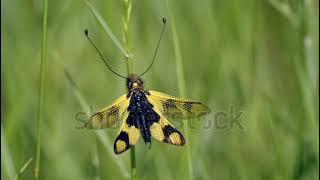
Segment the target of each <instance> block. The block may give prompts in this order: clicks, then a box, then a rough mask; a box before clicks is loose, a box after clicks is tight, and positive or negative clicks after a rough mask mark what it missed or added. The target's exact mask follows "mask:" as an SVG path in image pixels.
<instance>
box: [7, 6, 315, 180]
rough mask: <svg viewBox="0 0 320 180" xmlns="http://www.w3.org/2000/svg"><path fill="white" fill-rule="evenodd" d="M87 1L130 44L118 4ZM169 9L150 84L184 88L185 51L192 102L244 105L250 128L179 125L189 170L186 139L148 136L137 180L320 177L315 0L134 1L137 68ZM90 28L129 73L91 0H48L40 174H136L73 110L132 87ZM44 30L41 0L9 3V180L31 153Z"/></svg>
mask: <svg viewBox="0 0 320 180" xmlns="http://www.w3.org/2000/svg"><path fill="white" fill-rule="evenodd" d="M90 2H91V3H92V5H93V6H94V7H95V8H96V10H97V11H98V12H99V13H100V14H101V15H102V17H103V18H104V20H105V21H106V22H107V23H108V24H109V26H110V28H111V29H112V31H113V32H114V34H115V35H116V37H118V38H119V39H120V40H122V39H123V23H122V14H123V4H122V1H114V0H93V1H90ZM168 7H169V9H170V10H169V11H168ZM162 17H167V20H168V28H167V29H166V31H165V34H164V38H163V40H162V42H161V45H160V49H159V52H158V56H157V60H156V62H155V64H154V66H153V67H152V69H151V70H150V71H149V72H148V73H147V74H146V75H144V77H143V79H144V81H145V86H146V88H147V89H152V90H157V91H161V92H165V93H168V94H171V95H175V96H179V88H178V84H179V82H178V81H179V79H178V78H177V69H178V68H179V67H177V64H176V58H177V57H178V58H179V54H180V55H181V58H182V62H183V73H184V76H185V77H184V79H185V82H186V88H185V91H186V94H187V98H192V99H197V100H201V101H203V102H205V103H207V104H208V105H209V106H210V107H211V109H212V113H211V115H210V116H208V117H206V118H205V121H206V122H211V123H212V122H214V120H215V116H214V115H215V114H216V113H217V112H228V111H229V108H230V106H232V107H234V108H235V111H236V112H244V114H243V115H242V116H241V121H240V122H241V125H242V126H243V127H244V129H239V128H238V126H234V127H229V128H224V129H219V128H214V127H213V126H212V127H211V128H209V129H204V128H202V126H201V125H198V126H197V128H195V129H191V128H187V129H184V130H182V129H181V130H182V131H183V132H184V133H185V131H186V130H187V131H188V133H189V135H190V139H189V141H187V143H188V145H190V150H191V159H192V161H191V162H192V163H191V165H192V172H190V170H188V160H187V156H186V148H185V147H174V146H170V145H166V144H163V143H159V142H155V141H154V143H153V145H152V148H151V149H150V150H149V149H148V148H147V147H146V146H145V145H144V143H143V142H142V141H140V142H139V143H138V145H137V146H136V154H137V157H136V159H137V177H138V179H169V180H170V179H186V178H188V177H189V176H190V174H193V178H194V179H219V180H220V179H318V177H319V170H318V168H319V143H318V140H319V134H318V133H319V111H318V107H319V94H318V90H319V78H318V75H319V68H318V65H319V50H318V48H319V29H318V25H319V24H318V23H319V2H318V1H317V0H244V1H238V0H229V1H222V0H200V1H193V0H185V1H160V0H152V1H150V0H134V1H133V9H132V20H131V26H130V29H131V43H132V47H133V55H134V59H133V61H134V63H133V71H134V72H136V73H139V72H142V71H143V70H144V69H145V68H146V67H147V66H148V65H149V63H150V62H151V58H152V55H153V52H154V49H155V46H156V42H157V40H158V37H159V34H160V31H161V28H162V24H161V18H162ZM172 27H175V31H176V34H174V33H173V30H174V29H173V28H172ZM85 28H88V29H89V31H90V35H91V37H92V39H93V40H94V41H95V43H96V44H97V46H98V47H99V48H100V50H101V51H102V53H103V55H104V56H105V57H107V58H108V59H109V62H110V64H111V65H112V67H113V68H114V69H115V70H116V71H117V72H120V74H126V63H125V59H124V57H123V54H122V53H121V51H119V49H118V48H117V47H116V46H115V44H114V42H113V41H112V40H111V39H110V37H109V36H108V34H107V33H106V32H105V31H104V29H103V28H102V27H101V26H100V24H99V22H98V21H97V19H96V18H95V17H94V16H93V14H92V13H91V12H90V9H89V8H88V6H87V5H86V3H85V2H84V1H78V0H55V1H53V0H49V11H48V36H47V59H46V70H45V78H46V79H45V99H44V105H43V109H44V111H45V112H44V115H43V117H44V118H43V122H44V127H43V143H42V149H41V153H42V154H41V164H40V168H41V172H40V174H41V175H40V177H41V179H96V180H99V179H129V178H130V152H129V151H128V152H126V153H123V154H121V155H115V154H114V153H113V141H114V139H115V136H116V133H117V129H115V128H113V129H107V130H105V131H99V133H95V132H94V131H92V130H91V131H90V130H78V129H76V128H75V125H77V123H78V122H77V121H76V120H75V115H76V114H77V112H84V109H86V108H88V107H91V109H93V110H98V109H100V108H102V107H104V106H106V105H108V104H110V103H111V102H112V101H113V100H114V99H116V98H117V97H119V96H120V95H122V94H124V93H126V88H125V86H124V81H123V80H122V79H120V78H118V77H116V76H114V75H113V74H112V73H111V72H110V71H108V70H106V67H105V66H104V65H103V63H102V62H101V60H100V59H99V56H98V54H97V53H96V52H95V50H94V49H93V47H92V46H91V45H90V44H89V42H88V41H87V39H86V38H85V36H84V33H83V30H84V29H85ZM41 32H42V1H41V0H24V1H23V0H1V65H2V66H1V85H2V86H1V179H12V178H13V176H14V175H15V174H17V173H18V172H19V169H20V168H21V167H22V166H23V165H24V164H25V163H26V162H27V161H28V159H29V158H31V157H32V158H33V159H34V158H35V146H36V142H37V136H36V134H37V113H38V96H39V69H40V54H41ZM174 39H176V40H177V41H176V43H178V44H179V48H178V49H177V48H175V46H174ZM228 115H230V114H228ZM227 120H228V119H222V120H221V121H219V122H220V123H221V122H222V123H227V122H228V121H227ZM184 122H185V121H184ZM198 123H199V122H198ZM33 167H34V160H33V161H32V162H31V164H30V165H29V166H28V167H27V168H26V170H25V171H24V173H23V174H22V175H21V179H32V178H33V175H32V169H33ZM190 179H191V178H190Z"/></svg>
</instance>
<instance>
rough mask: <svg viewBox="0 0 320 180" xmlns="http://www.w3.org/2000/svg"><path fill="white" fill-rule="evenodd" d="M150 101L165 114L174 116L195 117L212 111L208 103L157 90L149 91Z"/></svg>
mask: <svg viewBox="0 0 320 180" xmlns="http://www.w3.org/2000/svg"><path fill="white" fill-rule="evenodd" d="M146 94H147V98H148V101H149V102H150V103H151V104H153V105H155V106H156V107H157V108H158V109H159V110H160V112H162V113H163V115H164V116H168V117H172V118H195V117H200V116H203V115H207V114H209V113H210V109H209V107H208V106H207V105H205V104H203V103H201V102H197V101H193V100H189V99H180V98H177V97H174V96H170V95H167V94H164V93H161V92H157V91H148V92H147V93H146Z"/></svg>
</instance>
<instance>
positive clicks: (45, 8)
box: [34, 0, 48, 179]
mask: <svg viewBox="0 0 320 180" xmlns="http://www.w3.org/2000/svg"><path fill="white" fill-rule="evenodd" d="M42 18H43V19H42V46H41V63H40V85H39V104H38V105H39V109H38V134H37V146H36V162H35V168H34V178H35V179H39V173H40V154H41V140H42V115H43V112H42V111H43V104H44V83H45V66H46V49H47V22H48V0H43V14H42Z"/></svg>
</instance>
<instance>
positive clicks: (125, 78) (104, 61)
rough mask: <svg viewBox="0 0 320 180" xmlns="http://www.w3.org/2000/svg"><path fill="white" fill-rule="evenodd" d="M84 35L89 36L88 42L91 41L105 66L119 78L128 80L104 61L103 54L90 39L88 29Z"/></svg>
mask: <svg viewBox="0 0 320 180" xmlns="http://www.w3.org/2000/svg"><path fill="white" fill-rule="evenodd" d="M84 34H85V35H86V36H87V38H88V40H89V41H90V43H91V44H92V46H93V47H94V48H95V49H96V51H97V52H98V53H99V55H100V57H101V59H102V60H103V62H104V64H105V65H106V66H107V67H108V69H109V70H110V71H111V72H113V73H114V74H115V75H117V76H119V77H122V78H124V79H127V78H126V77H125V76H122V75H120V74H118V73H117V72H115V71H114V70H112V69H111V67H110V66H109V65H108V63H107V61H106V60H105V59H104V57H103V56H102V54H101V53H100V51H99V50H98V48H97V46H96V45H94V43H93V42H92V40H91V38H90V37H89V35H88V34H89V32H88V29H85V30H84Z"/></svg>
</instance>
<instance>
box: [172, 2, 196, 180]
mask: <svg viewBox="0 0 320 180" xmlns="http://www.w3.org/2000/svg"><path fill="white" fill-rule="evenodd" d="M166 2H167V8H168V13H169V21H170V25H171V32H172V37H173V46H174V54H175V60H176V73H177V74H176V75H177V81H178V89H179V95H180V96H181V97H184V98H185V97H186V84H185V78H184V74H183V63H182V54H181V50H180V44H179V39H178V34H177V30H176V26H175V21H174V16H173V13H172V12H171V9H170V6H169V1H168V0H167V1H166ZM183 129H184V135H185V139H186V142H188V143H186V156H187V160H188V172H189V177H190V179H193V177H194V176H193V167H192V159H191V149H190V136H189V132H188V129H187V123H183Z"/></svg>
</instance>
